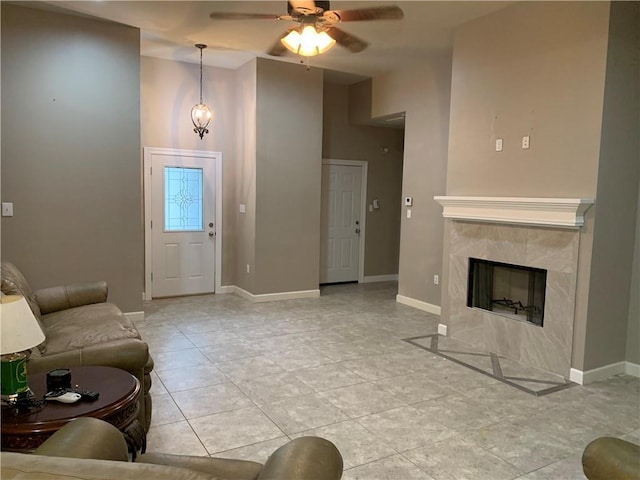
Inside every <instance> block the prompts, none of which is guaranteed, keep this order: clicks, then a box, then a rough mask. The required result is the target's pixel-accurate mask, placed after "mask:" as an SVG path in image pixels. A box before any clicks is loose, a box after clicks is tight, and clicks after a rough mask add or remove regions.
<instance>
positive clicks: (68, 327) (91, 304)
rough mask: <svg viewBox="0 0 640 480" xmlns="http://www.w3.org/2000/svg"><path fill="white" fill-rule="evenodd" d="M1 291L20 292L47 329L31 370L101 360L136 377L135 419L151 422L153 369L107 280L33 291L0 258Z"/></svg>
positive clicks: (31, 361) (29, 366) (33, 355)
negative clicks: (109, 299) (139, 392)
mask: <svg viewBox="0 0 640 480" xmlns="http://www.w3.org/2000/svg"><path fill="white" fill-rule="evenodd" d="M0 276H1V280H2V283H1V285H2V293H4V294H6V295H22V296H24V297H25V298H26V299H27V302H28V303H29V306H30V307H31V310H32V311H33V314H34V315H35V317H36V318H37V319H38V321H39V322H40V325H41V327H42V330H43V332H44V334H45V337H46V339H45V341H44V342H43V344H41V345H39V346H38V347H37V348H34V349H33V350H32V352H31V357H30V358H29V361H28V364H27V369H28V371H29V372H30V373H36V372H48V371H49V370H53V369H56V368H67V367H74V366H79V365H104V366H108V367H116V368H121V369H123V370H126V371H128V372H130V373H132V374H133V375H135V377H136V378H137V379H138V380H139V381H140V384H141V386H142V396H141V398H140V411H139V415H138V418H139V420H140V423H141V424H142V426H143V427H144V429H145V430H146V431H148V430H149V425H150V423H151V395H150V394H149V389H150V388H151V376H150V373H151V370H153V359H152V358H151V355H150V354H149V347H148V346H147V344H146V343H145V342H143V341H142V340H141V339H140V334H139V332H138V330H137V329H136V327H135V325H134V324H133V322H131V321H130V320H129V319H128V318H126V317H125V316H124V315H123V314H122V312H121V311H120V309H119V308H118V307H117V306H115V305H114V304H112V303H108V302H107V293H108V289H107V284H106V282H93V283H84V284H77V285H68V286H62V287H52V288H46V289H43V290H38V291H36V292H34V291H32V289H31V287H30V286H29V284H28V283H27V281H26V279H25V278H24V276H23V275H22V273H21V272H20V271H19V270H18V269H17V268H16V266H15V265H13V264H11V263H8V262H2V267H1V269H0Z"/></svg>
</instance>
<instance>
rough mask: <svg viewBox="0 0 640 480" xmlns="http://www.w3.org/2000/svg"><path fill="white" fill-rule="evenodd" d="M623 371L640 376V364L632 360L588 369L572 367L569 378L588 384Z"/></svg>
mask: <svg viewBox="0 0 640 480" xmlns="http://www.w3.org/2000/svg"><path fill="white" fill-rule="evenodd" d="M621 373H626V374H627V375H632V376H634V377H640V365H638V364H635V363H631V362H617V363H612V364H611V365H605V366H604V367H598V368H594V369H592V370H587V371H582V370H578V369H575V368H572V369H571V370H570V372H569V380H571V381H572V382H574V383H577V384H579V385H587V384H589V383H593V382H597V381H599V380H604V379H606V378H609V377H612V376H614V375H619V374H621Z"/></svg>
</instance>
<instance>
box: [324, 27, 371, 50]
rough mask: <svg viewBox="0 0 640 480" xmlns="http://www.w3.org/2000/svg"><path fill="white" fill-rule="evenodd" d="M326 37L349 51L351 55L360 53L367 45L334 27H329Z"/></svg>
mask: <svg viewBox="0 0 640 480" xmlns="http://www.w3.org/2000/svg"><path fill="white" fill-rule="evenodd" d="M327 35H329V36H330V37H331V38H333V39H334V40H335V41H336V43H337V44H338V45H342V46H343V47H345V48H347V49H349V50H351V51H352V52H353V53H358V52H361V51H362V50H364V49H365V48H367V46H368V45H369V44H368V43H367V42H365V41H364V40H362V39H360V38H358V37H354V36H353V35H351V34H350V33H347V32H345V31H344V30H340V29H339V28H336V27H331V28H330V29H329V30H327Z"/></svg>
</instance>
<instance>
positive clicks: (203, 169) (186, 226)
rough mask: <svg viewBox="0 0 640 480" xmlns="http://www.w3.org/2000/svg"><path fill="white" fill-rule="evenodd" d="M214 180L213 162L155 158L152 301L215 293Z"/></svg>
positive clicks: (174, 156)
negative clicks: (162, 298) (154, 299)
mask: <svg viewBox="0 0 640 480" xmlns="http://www.w3.org/2000/svg"><path fill="white" fill-rule="evenodd" d="M215 175H216V167H215V159H212V158H205V157H197V156H190V155H189V156H187V155H184V156H181V155H179V154H161V153H154V154H152V156H151V210H152V212H151V237H152V246H151V248H152V272H151V285H152V297H154V298H155V297H170V296H178V295H192V294H198V293H213V292H214V291H215V243H216V228H215V227H216V226H215V218H216V215H215V213H216V205H215V201H216V195H215V189H216V178H215Z"/></svg>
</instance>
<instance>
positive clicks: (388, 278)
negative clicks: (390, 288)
mask: <svg viewBox="0 0 640 480" xmlns="http://www.w3.org/2000/svg"><path fill="white" fill-rule="evenodd" d="M397 281H398V274H397V273H396V274H393V275H370V276H368V277H364V278H363V279H362V283H375V282H397Z"/></svg>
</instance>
